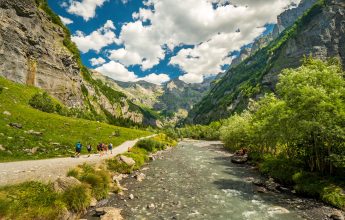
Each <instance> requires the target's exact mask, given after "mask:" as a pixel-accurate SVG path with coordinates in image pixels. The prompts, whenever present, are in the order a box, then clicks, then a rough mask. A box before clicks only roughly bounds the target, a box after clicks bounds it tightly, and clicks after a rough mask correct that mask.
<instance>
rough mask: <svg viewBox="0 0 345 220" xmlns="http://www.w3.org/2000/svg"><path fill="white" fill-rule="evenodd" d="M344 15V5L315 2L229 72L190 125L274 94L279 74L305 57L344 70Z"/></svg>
mask: <svg viewBox="0 0 345 220" xmlns="http://www.w3.org/2000/svg"><path fill="white" fill-rule="evenodd" d="M344 14H345V3H344V2H343V1H341V0H325V1H322V0H320V1H318V2H317V3H316V4H315V5H314V6H313V7H312V8H311V9H310V10H308V12H306V13H305V14H304V15H303V16H302V17H301V18H300V19H298V20H297V21H296V23H295V24H294V25H293V26H291V27H290V28H288V29H286V30H285V31H284V32H283V33H282V34H281V35H280V36H279V37H278V38H277V39H276V40H274V41H273V42H271V43H270V44H269V45H268V46H267V47H264V48H263V49H261V50H259V51H257V52H256V53H255V54H254V55H253V56H251V57H249V58H247V59H246V60H244V61H243V62H242V63H240V64H239V65H238V66H236V67H234V68H230V69H229V70H228V71H227V73H226V74H225V75H224V76H223V77H222V78H221V79H220V80H218V81H217V83H216V84H215V85H214V86H213V87H212V89H211V90H210V92H209V93H208V95H206V96H205V97H204V98H203V100H202V101H201V102H199V103H198V104H197V105H196V106H195V108H194V109H193V110H192V111H191V112H190V114H189V121H190V122H193V123H203V124H207V123H209V122H211V121H214V120H219V119H222V118H226V117H228V116H229V115H231V114H233V113H234V112H240V111H242V110H243V109H244V108H245V107H246V106H247V104H248V101H249V99H251V98H254V99H257V98H258V97H260V96H262V94H264V93H265V92H267V91H274V89H275V85H276V83H277V79H278V75H279V73H280V72H281V70H282V69H285V68H294V67H298V66H300V65H301V62H302V59H303V57H304V56H313V57H316V58H320V59H327V58H329V57H337V58H339V59H340V60H341V63H342V65H343V66H345V54H344V51H345V48H344V46H345V37H344V36H345V33H344V31H345V27H344V22H343V21H344Z"/></svg>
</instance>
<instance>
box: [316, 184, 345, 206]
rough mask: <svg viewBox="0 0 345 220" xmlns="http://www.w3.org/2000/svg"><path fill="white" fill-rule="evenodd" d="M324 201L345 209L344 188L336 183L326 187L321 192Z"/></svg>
mask: <svg viewBox="0 0 345 220" xmlns="http://www.w3.org/2000/svg"><path fill="white" fill-rule="evenodd" d="M321 199H322V201H324V202H326V203H328V204H330V205H333V206H335V207H337V208H340V209H343V210H344V209H345V193H344V190H343V189H342V188H340V187H339V186H335V185H329V186H327V187H325V188H324V189H323V191H322V193H321Z"/></svg>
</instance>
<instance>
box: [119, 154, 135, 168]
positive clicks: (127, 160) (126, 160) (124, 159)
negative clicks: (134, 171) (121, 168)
mask: <svg viewBox="0 0 345 220" xmlns="http://www.w3.org/2000/svg"><path fill="white" fill-rule="evenodd" d="M120 160H121V161H122V162H124V163H125V164H127V165H128V166H133V165H134V164H135V161H134V160H133V158H130V157H126V156H124V155H120Z"/></svg>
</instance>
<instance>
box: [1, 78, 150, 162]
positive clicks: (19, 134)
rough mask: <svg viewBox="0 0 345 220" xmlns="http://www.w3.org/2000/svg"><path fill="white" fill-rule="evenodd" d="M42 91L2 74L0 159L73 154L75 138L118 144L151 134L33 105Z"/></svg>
mask: <svg viewBox="0 0 345 220" xmlns="http://www.w3.org/2000/svg"><path fill="white" fill-rule="evenodd" d="M42 92H43V91H42V90H41V89H38V88H35V87H32V86H26V85H21V84H18V83H13V82H11V81H9V80H6V79H4V78H3V77H0V114H1V117H0V162H3V161H11V160H24V159H41V158H50V157H63V156H71V155H72V154H73V152H74V144H75V142H76V141H81V142H82V143H83V144H84V145H86V144H87V143H91V144H92V145H93V146H96V144H97V143H99V142H105V143H110V142H111V143H113V145H114V146H117V145H119V144H121V143H122V142H124V141H126V140H131V139H135V138H138V137H142V136H146V135H148V134H149V132H146V131H141V130H134V129H128V128H121V127H116V126H112V125H109V124H105V123H99V122H95V121H89V120H84V119H77V118H70V117H64V116H61V115H58V114H56V113H46V112H42V111H39V110H37V109H34V108H32V107H31V106H30V105H29V104H28V103H29V100H30V99H31V97H32V96H33V95H34V94H37V93H42ZM54 102H55V103H56V104H58V103H59V102H58V101H57V100H54ZM60 104H61V103H60ZM118 133H119V136H118ZM84 150H85V149H84Z"/></svg>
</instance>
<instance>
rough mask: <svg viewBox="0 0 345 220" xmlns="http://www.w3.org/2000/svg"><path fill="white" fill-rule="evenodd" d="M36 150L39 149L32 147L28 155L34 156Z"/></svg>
mask: <svg viewBox="0 0 345 220" xmlns="http://www.w3.org/2000/svg"><path fill="white" fill-rule="evenodd" d="M38 149H39V147H34V148H32V149H31V150H30V153H32V154H35V153H36V152H37V150H38Z"/></svg>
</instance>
